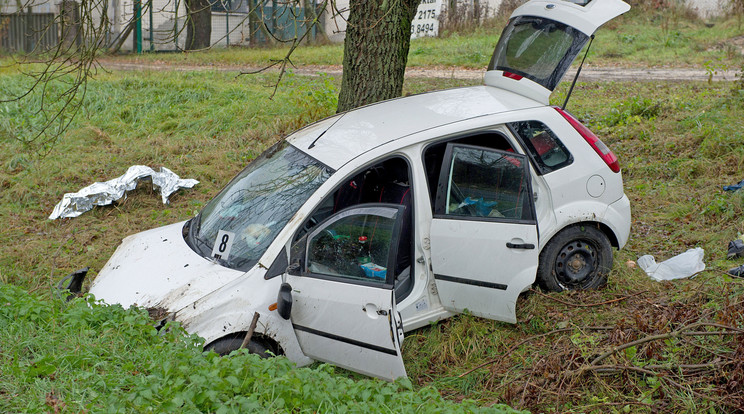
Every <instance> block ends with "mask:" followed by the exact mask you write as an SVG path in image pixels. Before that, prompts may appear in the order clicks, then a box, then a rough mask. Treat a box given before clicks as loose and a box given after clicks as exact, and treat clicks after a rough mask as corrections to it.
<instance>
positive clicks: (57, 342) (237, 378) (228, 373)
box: [0, 284, 516, 413]
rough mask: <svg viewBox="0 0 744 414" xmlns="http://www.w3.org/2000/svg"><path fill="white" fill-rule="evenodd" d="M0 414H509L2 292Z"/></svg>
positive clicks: (175, 328) (4, 288) (119, 316)
mask: <svg viewBox="0 0 744 414" xmlns="http://www.w3.org/2000/svg"><path fill="white" fill-rule="evenodd" d="M0 328H2V329H1V330H0V331H1V333H0V343H1V344H2V348H3V353H2V355H0V368H2V371H3V376H2V378H1V379H0V408H2V410H3V411H4V412H21V411H23V412H45V411H49V410H51V411H54V410H58V411H70V412H80V411H88V412H119V411H124V412H146V411H155V412H175V411H179V412H216V413H233V412H235V413H237V412H242V413H245V412H257V411H264V412H319V411H325V412H349V413H367V412H385V411H393V412H403V411H405V412H453V410H457V411H464V412H473V413H477V412H489V413H508V412H516V411H514V410H511V409H509V408H508V407H505V406H495V407H490V408H482V407H479V406H477V405H476V404H475V403H473V402H472V401H465V402H463V403H460V404H456V403H452V402H448V401H445V400H444V399H442V397H441V396H440V395H439V393H438V392H437V390H436V389H434V388H432V387H426V388H421V389H418V390H416V391H414V390H413V389H412V386H411V383H410V381H407V380H401V381H398V382H396V383H392V384H391V383H384V382H381V381H376V380H370V379H363V380H356V381H355V380H351V379H348V378H345V377H342V376H339V375H334V369H333V368H332V367H331V366H329V365H320V366H318V367H317V368H315V369H307V368H301V369H296V368H294V367H293V365H292V364H291V363H290V362H289V361H288V360H287V359H285V358H283V357H276V358H272V359H261V358H259V357H258V356H256V355H251V354H248V353H247V352H244V351H236V352H234V353H233V354H232V355H231V356H230V357H219V356H218V355H217V354H215V353H213V352H208V353H203V352H202V345H203V344H202V341H201V339H200V338H198V337H196V336H193V335H187V334H186V333H185V332H184V331H183V329H182V328H181V327H180V326H179V325H177V324H173V323H169V324H167V325H166V326H165V327H163V328H162V329H160V330H156V329H155V327H154V326H153V321H152V320H151V319H150V318H149V316H148V313H147V311H145V310H143V309H137V308H133V309H129V310H125V309H123V308H122V307H121V306H107V305H102V304H99V303H97V302H96V301H95V300H94V298H92V297H90V296H87V297H84V298H79V299H76V300H73V301H72V302H69V303H65V302H63V301H62V299H61V298H57V299H53V300H41V299H39V298H37V297H35V296H33V295H30V294H28V293H26V292H24V291H23V290H21V289H19V288H17V287H13V286H9V285H6V284H1V285H0Z"/></svg>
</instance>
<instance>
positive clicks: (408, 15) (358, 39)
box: [337, 0, 419, 112]
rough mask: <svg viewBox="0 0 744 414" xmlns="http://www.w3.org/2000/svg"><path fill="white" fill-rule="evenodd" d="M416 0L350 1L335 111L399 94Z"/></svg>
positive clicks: (401, 89)
mask: <svg viewBox="0 0 744 414" xmlns="http://www.w3.org/2000/svg"><path fill="white" fill-rule="evenodd" d="M418 4H419V0H384V1H377V0H351V1H350V2H349V9H350V10H349V21H348V26H347V28H346V39H345V40H344V62H343V65H344V69H343V76H342V78H341V93H340V94H339V97H338V108H337V112H343V111H348V110H350V109H353V108H356V107H358V106H362V105H367V104H371V103H374V102H377V101H381V100H384V99H391V98H395V97H398V96H400V94H401V92H402V91H403V76H404V75H405V71H406V62H407V61H408V48H409V46H410V45H411V21H412V20H413V16H414V13H415V12H416V7H417V6H418Z"/></svg>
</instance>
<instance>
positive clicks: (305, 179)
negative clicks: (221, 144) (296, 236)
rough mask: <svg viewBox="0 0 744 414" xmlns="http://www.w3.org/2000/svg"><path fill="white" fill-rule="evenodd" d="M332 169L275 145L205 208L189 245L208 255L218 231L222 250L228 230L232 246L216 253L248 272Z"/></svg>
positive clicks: (288, 147) (286, 146) (284, 144)
mask: <svg viewBox="0 0 744 414" xmlns="http://www.w3.org/2000/svg"><path fill="white" fill-rule="evenodd" d="M332 172H333V171H332V170H331V169H330V168H328V167H326V166H325V165H323V164H322V163H320V161H317V160H315V159H314V158H312V157H310V156H309V155H307V154H305V153H303V152H302V151H299V150H298V149H296V148H295V147H293V146H292V145H290V144H288V143H287V142H286V141H282V142H280V143H278V144H276V145H274V146H273V147H272V148H270V149H269V150H267V151H266V152H264V153H263V154H261V156H259V157H258V158H256V159H255V160H253V161H252V162H251V163H250V164H249V165H248V167H246V169H244V170H243V171H242V172H240V174H238V175H237V176H236V177H235V178H234V179H233V180H232V181H230V183H229V184H228V185H227V187H225V188H224V189H223V190H222V191H221V192H220V193H219V194H218V195H217V196H216V197H215V198H213V199H212V200H211V201H210V202H209V203H208V204H207V205H206V207H204V209H203V210H202V211H201V213H200V214H199V216H197V217H196V219H195V220H194V223H195V224H196V225H195V226H193V227H194V228H192V229H190V231H189V233H190V234H191V237H190V240H189V241H190V244H191V247H192V248H193V249H194V250H195V251H196V252H197V253H199V254H201V255H202V256H204V257H211V256H212V253H213V249H214V246H215V243H216V242H217V235H218V233H219V234H220V238H221V240H220V243H219V244H218V245H221V247H222V249H221V250H222V251H224V250H225V247H227V245H226V242H227V239H226V238H224V234H229V235H230V237H229V238H230V247H229V249H227V254H226V255H225V254H223V255H220V257H219V262H220V264H222V265H224V266H227V267H230V268H233V269H238V270H248V269H249V268H251V267H252V266H253V265H255V264H256V263H257V262H258V259H259V258H260V257H261V255H262V254H263V253H264V252H265V251H266V249H267V248H268V247H269V244H271V242H272V241H273V240H274V238H275V237H276V235H277V234H278V233H279V231H280V230H281V229H282V228H283V227H284V226H285V225H286V224H287V222H288V221H289V219H290V218H291V217H292V216H293V215H294V214H295V212H296V211H297V210H298V209H299V208H300V206H302V204H304V203H305V201H307V199H308V198H309V197H310V195H312V194H313V193H314V192H315V190H316V189H317V188H318V187H319V186H320V185H321V184H323V183H324V182H325V181H326V180H327V179H328V177H330V175H331V174H332ZM220 231H222V232H220Z"/></svg>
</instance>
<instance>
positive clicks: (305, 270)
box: [289, 203, 405, 290]
mask: <svg viewBox="0 0 744 414" xmlns="http://www.w3.org/2000/svg"><path fill="white" fill-rule="evenodd" d="M403 210H405V206H402V205H399V204H390V203H365V204H358V205H356V206H351V207H348V208H345V209H343V210H341V211H339V212H337V213H335V214H333V215H331V216H330V217H328V218H326V219H325V220H323V221H321V222H320V223H318V224H317V225H316V226H315V227H314V228H313V229H312V230H311V231H309V232H308V233H307V234H305V235H304V236H302V238H300V240H298V241H297V242H296V243H295V244H294V245H293V246H292V249H291V250H292V251H291V258H290V262H291V263H292V265H290V269H289V270H290V274H292V275H295V276H304V277H310V278H315V279H323V280H330V281H334V282H340V283H347V284H354V285H361V286H368V287H375V288H380V289H388V290H392V289H393V288H394V285H395V271H394V269H395V264H396V261H397V255H398V245H399V243H400V232H401V220H402V217H403ZM355 215H373V216H379V217H382V218H388V219H394V220H395V223H394V224H393V229H392V237H391V238H390V249H389V250H388V262H387V263H386V264H385V265H386V268H387V272H386V274H385V281H384V282H383V283H379V282H375V281H372V280H370V281H365V280H363V279H350V278H347V277H343V276H334V275H327V274H322V273H315V272H312V271H310V269H309V267H308V263H307V258H308V256H309V253H310V252H309V249H310V240H311V239H313V238H314V237H316V236H317V235H318V234H319V233H321V232H322V231H324V230H326V229H327V228H328V227H329V226H331V225H333V224H334V223H336V222H337V221H339V220H342V219H344V218H346V217H350V216H355Z"/></svg>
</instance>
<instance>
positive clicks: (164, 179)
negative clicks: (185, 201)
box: [49, 165, 199, 220]
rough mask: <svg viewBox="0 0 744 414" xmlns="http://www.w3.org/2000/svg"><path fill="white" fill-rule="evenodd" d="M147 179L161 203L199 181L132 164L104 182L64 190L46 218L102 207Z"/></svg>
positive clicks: (165, 169) (69, 215)
mask: <svg viewBox="0 0 744 414" xmlns="http://www.w3.org/2000/svg"><path fill="white" fill-rule="evenodd" d="M141 180H145V181H150V182H152V185H153V187H154V188H159V189H160V196H161V197H162V199H163V204H167V203H168V197H170V195H171V194H173V193H175V192H176V191H178V190H179V189H181V188H191V187H193V186H195V185H197V184H199V181H197V180H194V179H190V178H189V179H181V178H180V177H179V176H178V175H177V174H176V173H174V172H173V171H171V170H169V169H167V168H165V167H161V168H160V172H156V171H155V170H153V169H152V168H150V167H148V166H145V165H133V166H131V167H129V169H127V172H126V173H125V174H124V175H122V176H121V177H118V178H114V179H112V180H108V181H106V182H102V183H101V182H97V183H93V184H91V185H89V186H87V187H85V188H83V189H82V190H80V191H78V192H77V193H67V194H65V195H64V197H63V198H62V201H60V202H59V203H57V205H56V206H54V211H52V214H51V215H50V216H49V220H55V219H58V218H65V217H77V216H79V215H81V214H83V213H84V212H86V211H88V210H91V209H92V208H93V207H95V206H105V205H108V204H111V203H113V202H114V201H116V200H119V199H121V198H122V197H126V192H127V191H132V190H134V189H135V188H136V187H137V184H138V183H139V182H140V181H141Z"/></svg>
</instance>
